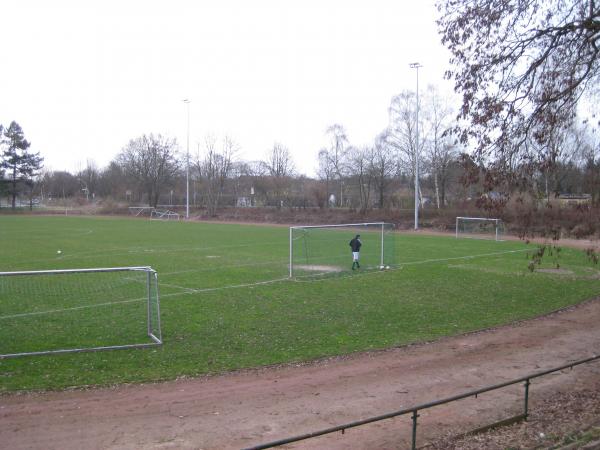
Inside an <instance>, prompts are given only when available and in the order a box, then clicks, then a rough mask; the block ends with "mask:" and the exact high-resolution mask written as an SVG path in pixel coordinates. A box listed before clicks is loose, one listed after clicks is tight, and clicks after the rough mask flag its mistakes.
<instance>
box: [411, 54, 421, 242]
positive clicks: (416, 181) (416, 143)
mask: <svg viewBox="0 0 600 450" xmlns="http://www.w3.org/2000/svg"><path fill="white" fill-rule="evenodd" d="M419 67H423V66H422V65H421V64H420V63H418V62H414V63H411V64H410V68H411V69H417V136H416V139H415V230H418V229H419Z"/></svg>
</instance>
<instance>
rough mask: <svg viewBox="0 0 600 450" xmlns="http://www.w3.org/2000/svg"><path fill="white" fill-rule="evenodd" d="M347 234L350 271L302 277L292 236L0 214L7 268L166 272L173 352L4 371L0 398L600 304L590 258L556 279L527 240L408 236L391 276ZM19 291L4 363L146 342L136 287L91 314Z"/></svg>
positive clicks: (0, 329)
mask: <svg viewBox="0 0 600 450" xmlns="http://www.w3.org/2000/svg"><path fill="white" fill-rule="evenodd" d="M346 234H347V235H346ZM338 237H339V239H331V240H328V241H327V242H328V243H323V244H320V245H322V246H325V245H332V250H331V251H332V252H336V251H338V247H339V246H340V245H342V246H343V250H342V251H343V252H347V256H348V257H347V261H346V262H345V263H344V262H340V263H339V265H340V267H342V269H341V270H339V271H336V272H335V273H333V274H329V275H327V276H303V277H299V278H295V279H288V270H289V269H288V262H289V230H288V228H287V227H276V226H250V225H236V224H208V223H195V222H162V221H149V220H143V219H132V218H93V217H92V218H91V217H27V216H0V242H1V247H2V251H1V253H0V255H1V259H0V271H4V272H6V271H20V270H47V269H74V268H96V267H125V266H151V267H152V268H153V269H155V270H156V271H157V272H158V280H159V290H160V301H161V321H162V336H163V340H164V344H163V345H162V346H160V347H154V348H150V349H136V350H120V351H110V352H96V353H77V354H62V355H51V356H28V357H21V358H10V359H0V391H14V390H21V389H60V388H64V387H68V386H81V385H95V384H100V385H108V384H113V383H122V382H140V381H155V380H163V379H172V378H176V377H178V376H194V375H201V374H209V373H219V372H223V371H228V370H235V369H240V368H248V367H257V366H262V365H269V364H280V363H289V362H297V361H305V360H311V359H315V358H320V357H326V356H332V355H341V354H346V353H350V352H356V351H363V350H371V349H382V348H387V347H393V346H398V345H403V344H407V343H411V342H417V341H424V340H431V339H435V338H438V337H441V336H446V335H453V334H458V333H464V332H467V331H472V330H478V329H482V328H486V327H490V326H495V325H500V324H504V323H507V322H511V321H515V320H519V319H525V318H530V317H534V316H537V315H540V314H544V313H547V312H550V311H553V310H556V309H558V308H561V307H564V306H567V305H572V304H576V303H578V302H581V301H583V300H585V299H588V298H591V297H593V296H596V295H598V293H599V292H600V289H599V288H600V280H599V277H598V274H599V267H597V266H595V265H594V264H592V263H591V262H590V261H589V260H588V259H587V257H586V256H585V254H584V253H583V252H581V251H577V250H572V249H565V248H563V249H562V251H561V252H560V255H559V256H558V259H556V253H554V254H553V255H547V256H546V257H545V259H544V262H543V264H542V268H547V269H550V268H552V267H555V264H556V262H558V263H559V264H560V268H561V270H560V271H558V272H534V273H532V272H530V271H529V270H528V262H529V260H530V257H531V254H532V253H533V252H534V251H535V250H536V248H537V247H534V246H531V245H526V244H525V243H523V242H514V241H504V242H495V241H485V240H472V239H458V240H457V239H455V238H454V237H443V236H425V235H418V234H417V235H415V234H396V235H395V236H394V244H393V248H394V252H395V255H394V258H393V260H394V261H395V265H394V266H392V267H391V269H390V270H385V271H380V270H371V269H366V270H360V271H358V272H352V271H351V270H350V267H351V265H352V260H351V254H350V249H349V247H348V244H347V241H349V240H350V239H351V238H352V237H353V236H352V234H351V233H349V232H348V231H347V230H340V234H339V236H338ZM334 247H335V248H334ZM59 250H60V253H58V251H59ZM326 253H327V252H323V248H321V254H326ZM344 264H346V266H344ZM8 278H10V277H4V278H0V353H11V352H19V351H32V350H33V351H35V350H36V349H37V350H44V349H48V348H62V347H63V346H78V345H81V344H82V343H83V344H85V345H92V346H93V345H106V343H109V344H115V343H116V344H120V343H123V342H126V341H127V340H133V341H138V340H139V339H143V337H144V333H143V331H144V330H143V323H144V314H145V312H144V299H143V298H138V297H139V295H138V294H136V293H133V291H131V292H132V293H131V294H129V292H130V291H129V290H130V289H133V288H132V287H130V285H131V284H132V283H133V282H132V280H131V279H129V278H124V279H123V280H120V281H111V282H110V283H109V284H110V285H111V286H112V285H121V284H122V285H124V286H127V287H126V290H125V292H127V294H124V295H125V297H124V298H125V299H124V298H121V297H118V296H115V297H114V298H109V297H107V296H103V297H101V296H99V297H93V298H95V299H96V300H93V301H92V303H89V304H85V305H79V304H78V303H77V299H76V298H70V299H69V300H68V302H65V303H64V304H60V301H58V302H59V303H57V300H56V299H57V298H58V297H56V296H54V295H50V294H51V293H53V292H59V291H61V289H67V284H66V282H65V281H64V280H63V279H61V278H56V279H50V280H47V281H46V282H45V283H47V285H42V287H41V288H40V289H38V290H40V291H41V292H42V293H44V292H48V295H47V296H44V295H42V296H41V298H42V300H36V302H35V304H31V302H29V303H28V302H27V295H26V294H27V289H22V288H20V290H19V289H15V288H14V286H12V285H11V284H10V283H11V282H10V281H7V280H8ZM91 280H92V277H88V278H85V279H84V278H83V277H80V278H79V281H78V282H77V283H76V286H75V289H77V288H78V286H79V288H80V289H81V290H88V291H89V290H91V291H94V292H96V291H101V292H104V293H107V292H109V290H108V289H105V286H108V284H106V283H107V281H105V280H101V279H97V280H96V279H95V281H91ZM94 283H97V284H96V285H94ZM90 286H91V287H90ZM23 292H25V295H23V294H22V293H23ZM18 295H22V296H23V300H18V301H17V300H16V296H18ZM38 295H39V294H38ZM94 302H97V303H94ZM40 303H43V304H40ZM136 333H137V334H136Z"/></svg>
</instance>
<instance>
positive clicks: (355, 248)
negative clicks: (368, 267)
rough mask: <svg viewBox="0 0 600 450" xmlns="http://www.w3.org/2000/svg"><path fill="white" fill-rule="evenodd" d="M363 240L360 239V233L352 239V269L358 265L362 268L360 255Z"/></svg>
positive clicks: (358, 267)
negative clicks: (359, 260)
mask: <svg viewBox="0 0 600 450" xmlns="http://www.w3.org/2000/svg"><path fill="white" fill-rule="evenodd" d="M361 246H362V242H361V241H360V234H357V235H356V237H355V238H354V239H352V240H351V241H350V248H351V249H352V270H354V268H355V267H356V268H357V269H360V263H359V262H358V259H359V257H360V247H361Z"/></svg>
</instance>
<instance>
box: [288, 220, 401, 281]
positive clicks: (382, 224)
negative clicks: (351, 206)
mask: <svg viewBox="0 0 600 450" xmlns="http://www.w3.org/2000/svg"><path fill="white" fill-rule="evenodd" d="M373 225H379V226H381V255H380V258H379V260H380V263H379V264H380V266H383V264H384V256H385V248H384V234H385V226H386V225H390V223H388V222H365V223H342V224H336V225H300V226H294V227H290V236H289V240H290V242H289V246H290V262H289V269H290V272H289V277H290V278H293V276H294V264H293V258H294V248H293V234H294V230H305V229H311V228H348V227H364V226H373Z"/></svg>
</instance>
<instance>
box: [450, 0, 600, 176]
mask: <svg viewBox="0 0 600 450" xmlns="http://www.w3.org/2000/svg"><path fill="white" fill-rule="evenodd" d="M438 9H439V10H440V19H439V20H438V26H439V29H440V32H441V34H442V42H443V43H444V44H445V45H446V46H447V47H448V48H449V50H450V52H451V53H452V59H451V64H452V67H451V69H450V70H449V71H448V72H447V74H446V76H447V78H448V79H452V80H454V84H455V90H456V91H457V92H458V93H460V94H461V95H462V108H461V110H460V118H462V119H464V121H465V123H464V124H459V126H457V127H456V128H455V130H454V131H456V132H457V133H458V135H459V136H460V139H461V141H462V142H463V143H465V144H466V143H467V142H469V141H474V142H475V144H476V147H475V154H474V158H475V159H476V160H477V161H480V162H489V161H497V160H501V159H504V160H514V159H516V160H518V161H519V162H522V164H517V166H518V167H522V168H527V169H529V170H533V168H534V167H535V166H536V164H535V163H537V164H544V163H545V162H546V161H543V160H542V161H540V158H539V157H538V156H539V155H536V154H535V151H536V150H538V149H539V148H547V146H548V145H552V141H553V140H554V139H555V132H556V130H557V129H565V128H567V127H568V126H569V125H570V124H571V123H572V121H573V118H574V117H575V114H576V107H577V104H578V103H579V101H580V99H581V97H582V96H583V95H584V94H586V93H590V92H592V91H593V90H594V89H596V88H597V86H598V81H600V79H599V78H600V59H599V58H598V56H599V54H600V53H599V52H600V45H599V44H600V42H599V40H600V5H597V4H596V1H595V0H501V1H498V0H479V1H476V2H473V1H464V0H439V2H438ZM530 142H535V144H536V145H535V146H532V145H530V144H529V143H530ZM547 156H549V157H553V154H552V152H550V151H549V152H547ZM535 159H537V161H535ZM532 162H533V163H532ZM506 167H507V165H506V164H498V165H497V166H496V167H494V169H495V170H494V172H496V173H495V175H496V176H498V177H502V176H503V175H504V174H503V173H502V172H503V169H505V168H506ZM491 175H494V173H492V174H491ZM491 175H490V177H491Z"/></svg>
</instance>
